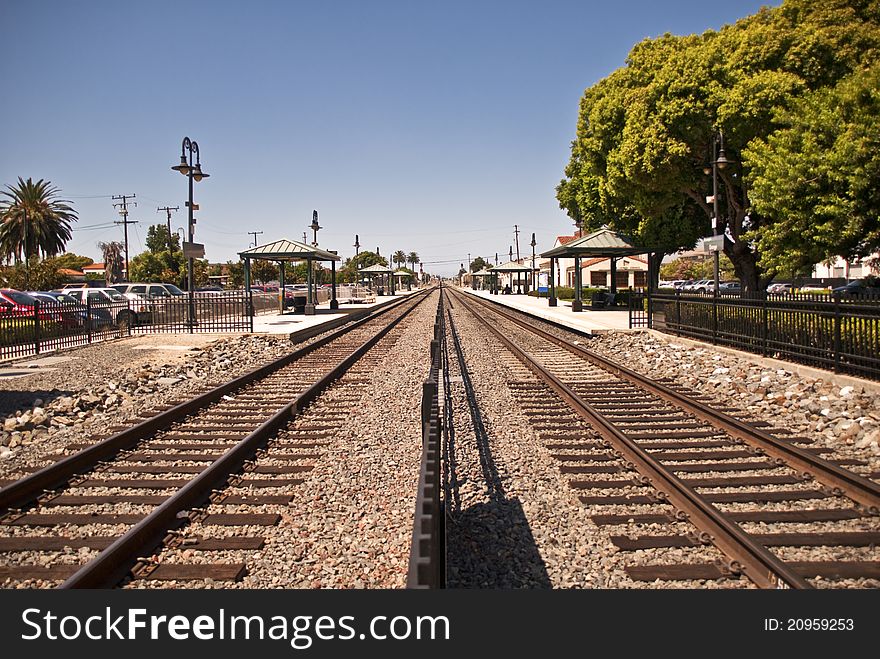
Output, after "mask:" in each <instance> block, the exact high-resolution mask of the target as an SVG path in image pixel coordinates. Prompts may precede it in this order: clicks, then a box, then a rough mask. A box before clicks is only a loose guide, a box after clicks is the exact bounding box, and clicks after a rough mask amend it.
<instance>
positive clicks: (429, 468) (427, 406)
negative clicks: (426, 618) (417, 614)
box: [406, 298, 446, 588]
mask: <svg viewBox="0 0 880 659" xmlns="http://www.w3.org/2000/svg"><path fill="white" fill-rule="evenodd" d="M443 334H444V324H443V301H442V298H441V301H440V304H439V305H438V306H437V317H436V319H435V321H434V338H433V339H432V340H431V367H430V369H429V371H428V379H427V380H425V381H424V383H422V466H421V470H420V471H419V488H418V492H417V494H416V512H415V519H414V523H413V536H412V545H411V547H410V556H409V574H408V576H407V582H406V587H407V588H443V587H444V586H445V584H446V542H445V536H446V532H445V527H446V523H445V512H444V509H443V502H442V501H441V499H440V490H441V489H442V485H443V483H442V473H441V468H442V466H441V464H442V456H441V446H442V445H441V441H440V440H441V437H440V434H441V423H440V400H439V383H438V379H439V376H440V368H441V362H442V342H443Z"/></svg>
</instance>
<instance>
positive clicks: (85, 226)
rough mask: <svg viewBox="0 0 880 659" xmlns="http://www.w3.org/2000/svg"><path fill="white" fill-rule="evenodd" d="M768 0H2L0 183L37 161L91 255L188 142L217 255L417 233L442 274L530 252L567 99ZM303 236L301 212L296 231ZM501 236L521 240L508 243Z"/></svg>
mask: <svg viewBox="0 0 880 659" xmlns="http://www.w3.org/2000/svg"><path fill="white" fill-rule="evenodd" d="M778 4H779V2H778V0H777V1H775V2H759V1H757V0H737V1H736V2H725V3H714V2H707V1H706V0H671V1H669V2H662V1H656V0H655V1H653V2H652V1H650V0H616V1H613V2H609V1H607V0H602V1H595V2H593V1H589V0H581V1H580V2H576V1H562V0H534V1H529V2H518V1H515V0H503V1H502V0H497V1H495V0H493V1H481V0H470V1H458V0H446V1H444V2H427V1H426V2H422V1H418V0H409V1H403V0H401V1H382V0H373V1H367V0H362V1H339V0H327V1H326V2H314V1H310V2H302V1H299V0H288V1H284V2H281V1H279V2H265V1H259V0H250V1H248V2H243V1H240V2H221V1H211V2H187V3H184V2H179V1H178V2H160V1H153V0H151V1H150V2H119V1H118V0H114V1H111V2H97V1H94V2H89V1H73V0H70V1H55V2H50V1H45V0H3V2H2V4H0V24H2V25H3V26H4V34H3V37H2V39H0V67H2V71H0V79H2V81H3V91H4V93H3V97H4V98H3V106H2V111H0V112H2V117H3V141H2V148H0V184H2V185H3V186H5V185H7V184H11V183H14V182H15V181H16V180H17V178H18V177H19V176H22V177H24V178H27V177H29V176H30V177H33V178H34V179H39V178H43V179H48V180H50V181H51V182H52V183H53V184H55V185H57V186H59V187H60V188H61V190H62V192H63V196H64V197H65V198H67V199H70V200H72V201H73V202H74V203H75V206H76V209H77V210H78V212H79V215H80V219H79V222H77V223H76V224H75V225H74V226H75V229H76V230H75V232H74V237H73V239H72V240H71V242H70V243H69V244H68V250H69V251H73V252H76V253H79V254H85V255H87V256H91V257H92V258H94V259H96V260H101V256H100V250H98V248H97V246H96V243H97V242H98V241H109V240H121V239H122V227H121V226H111V227H107V228H94V227H95V225H97V226H98V227H100V226H101V225H106V224H108V223H110V222H112V221H113V220H119V219H121V218H119V216H118V215H117V213H116V210H115V209H114V208H113V206H112V201H111V199H110V196H111V195H120V194H131V193H135V194H137V199H136V201H137V203H138V206H137V207H136V208H132V209H131V213H130V215H129V219H131V220H137V221H138V222H139V224H138V225H135V226H134V227H130V236H129V238H130V254H131V255H132V256H133V255H135V254H137V253H139V252H141V251H142V250H143V241H144V239H145V237H146V231H147V227H148V226H149V225H150V224H155V223H158V222H160V221H164V219H165V214H164V213H161V214H159V213H157V212H156V209H157V207H159V206H180V209H181V210H180V212H178V213H176V214H175V215H174V217H173V219H172V223H173V224H172V226H173V227H174V228H176V227H185V226H186V212H185V210H186V209H185V208H184V201H185V200H186V195H187V187H186V179H185V178H184V177H183V176H181V175H180V174H178V173H176V172H173V171H172V170H171V169H170V167H171V165H173V164H176V163H177V161H178V159H179V157H180V144H181V141H182V139H183V137H184V136H189V137H190V138H192V139H194V140H196V141H197V142H198V143H199V146H200V148H201V156H202V164H203V169H204V170H205V171H206V172H208V173H210V174H211V177H210V178H209V179H205V180H204V181H202V182H201V183H197V184H196V187H195V201H196V203H198V204H199V205H200V207H201V209H200V211H198V212H197V213H196V217H197V219H198V223H197V226H196V241H197V242H203V243H205V245H206V249H207V254H206V256H207V258H208V259H210V260H211V261H212V262H216V261H226V260H228V259H236V258H237V253H238V252H239V251H242V250H244V249H247V247H248V246H249V241H250V240H252V237H251V236H249V235H248V234H247V232H248V231H262V232H263V234H262V235H261V236H259V239H260V241H261V242H269V241H271V240H275V239H278V238H282V237H287V238H291V239H294V240H302V234H303V231H305V230H307V229H308V225H309V224H310V223H311V218H312V210H313V209H317V210H318V213H319V221H320V224H321V226H322V227H324V228H323V229H322V230H321V231H319V233H318V242H319V243H320V245H321V246H322V247H324V248H325V249H336V250H338V251H339V253H340V254H341V255H342V256H351V255H352V254H353V253H354V247H352V244H353V243H354V236H355V234H359V235H360V242H361V245H362V248H361V249H369V250H375V249H376V247H379V249H380V251H381V253H382V254H383V255H386V256H387V255H388V253H389V252H390V251H395V250H398V249H401V250H404V251H405V252H410V251H415V252H418V254H419V255H420V256H421V257H422V260H423V261H425V263H426V264H425V270H426V271H429V272H434V273H438V274H450V273H452V272H453V271H457V270H458V265H459V263H462V262H464V261H465V260H466V259H467V255H468V253H470V255H471V258H474V257H476V256H477V255H482V256H484V257H486V258H491V259H492V260H494V257H495V253H496V252H499V256H501V257H502V259H503V260H506V254H507V252H508V248H509V246H511V245H514V224H518V225H519V228H520V230H521V232H522V233H521V234H520V237H519V245H520V252H521V253H522V254H523V255H526V254H528V255H530V254H531V248H530V247H529V242H530V240H531V234H532V232H534V233H535V234H536V238H537V242H538V245H537V250H538V252H540V251H542V250H546V249H548V248H549V247H550V246H551V244H552V241H553V239H554V237H555V236H556V235H559V234H565V233H570V231H571V229H572V224H571V222H570V220H569V219H568V217H567V216H566V215H565V214H564V213H563V212H562V211H560V210H559V207H558V205H557V203H556V200H555V196H554V188H555V186H556V184H557V183H558V182H559V180H560V178H561V177H562V174H563V168H564V166H565V164H566V162H567V161H568V157H569V145H570V142H571V140H572V139H573V137H574V132H575V121H576V118H577V108H578V100H579V98H580V96H581V94H582V93H583V90H584V89H585V88H586V87H589V86H590V85H592V84H593V83H595V82H596V81H598V80H600V79H601V78H603V77H605V76H607V75H608V74H609V73H611V72H612V71H613V70H614V69H616V68H618V67H620V66H622V65H623V64H624V59H625V57H626V55H627V53H628V52H629V50H630V48H631V47H632V46H633V45H634V44H635V43H637V42H638V41H640V40H641V39H643V38H645V37H651V36H658V35H660V34H662V33H664V32H667V31H668V32H672V33H675V34H688V33H692V32H702V31H704V30H706V29H710V28H711V29H717V28H719V27H721V26H722V25H723V24H725V23H731V22H734V21H735V20H736V19H738V18H741V17H743V16H746V15H748V14H751V13H753V12H755V11H756V10H757V9H758V8H759V7H760V6H762V5H778ZM308 236H309V241H311V231H308ZM514 249H515V247H514Z"/></svg>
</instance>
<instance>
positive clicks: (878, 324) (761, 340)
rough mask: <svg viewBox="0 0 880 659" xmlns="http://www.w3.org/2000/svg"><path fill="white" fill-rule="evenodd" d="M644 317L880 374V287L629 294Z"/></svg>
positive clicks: (778, 353)
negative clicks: (872, 291) (852, 292)
mask: <svg viewBox="0 0 880 659" xmlns="http://www.w3.org/2000/svg"><path fill="white" fill-rule="evenodd" d="M640 309H641V310H643V312H642V315H640ZM642 318H646V323H645V324H646V325H647V326H650V327H653V328H654V329H657V330H661V331H665V332H671V333H673V334H677V335H681V336H687V337H691V338H696V339H701V340H705V341H711V342H712V343H716V344H722V345H728V346H732V347H735V348H739V349H742V350H747V351H749V352H755V353H758V354H761V355H764V356H769V357H778V358H781V359H788V360H791V361H796V362H800V363H804V364H809V365H812V366H818V367H820V368H827V369H830V370H833V371H835V372H839V373H851V374H854V375H860V376H862V377H868V378H873V379H880V295H863V296H858V297H854V296H846V295H841V294H839V293H837V294H834V295H827V294H778V295H774V294H764V293H757V294H752V295H751V296H743V297H739V296H729V295H723V296H718V297H715V296H713V295H690V294H682V293H680V292H676V293H661V292H656V291H652V292H651V294H650V296H648V295H647V293H645V292H642V293H640V294H639V295H638V296H634V297H633V299H632V301H631V304H630V324H631V326H639V323H640V320H641V319H642Z"/></svg>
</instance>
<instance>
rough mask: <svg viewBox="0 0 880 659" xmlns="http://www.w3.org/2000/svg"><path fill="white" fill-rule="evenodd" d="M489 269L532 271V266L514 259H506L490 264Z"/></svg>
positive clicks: (498, 270) (496, 270) (497, 270)
mask: <svg viewBox="0 0 880 659" xmlns="http://www.w3.org/2000/svg"><path fill="white" fill-rule="evenodd" d="M489 269H490V270H494V271H495V272H532V266H530V265H524V264H522V263H517V262H516V261H508V262H507V263H502V264H501V265H496V266H492V267H491V268H489ZM536 269H537V268H536Z"/></svg>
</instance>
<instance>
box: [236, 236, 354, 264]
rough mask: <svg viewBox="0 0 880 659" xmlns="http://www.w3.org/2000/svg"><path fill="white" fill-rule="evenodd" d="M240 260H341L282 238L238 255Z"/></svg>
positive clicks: (325, 252) (322, 250) (328, 253)
mask: <svg viewBox="0 0 880 659" xmlns="http://www.w3.org/2000/svg"><path fill="white" fill-rule="evenodd" d="M238 255H239V257H241V258H243V259H244V258H248V259H264V260H267V261H306V260H309V261H341V260H342V259H341V258H340V257H339V256H337V255H336V254H334V253H333V252H328V251H327V250H325V249H321V248H320V247H314V246H313V245H306V244H305V243H300V242H297V241H296V240H287V239H286V238H282V239H281V240H276V241H275V242H273V243H266V244H265V245H259V246H258V247H252V248H251V249H249V250H246V251H244V252H239V253H238Z"/></svg>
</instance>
